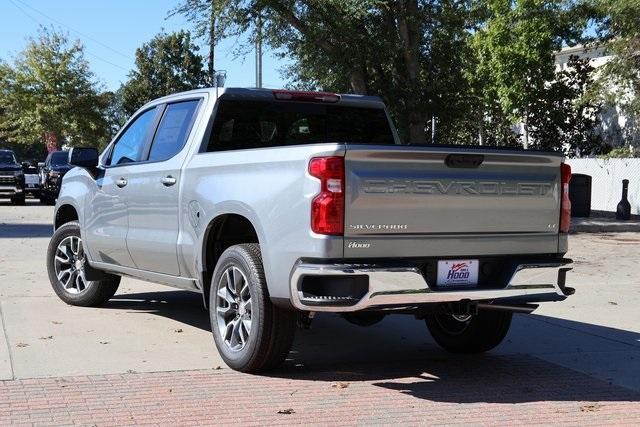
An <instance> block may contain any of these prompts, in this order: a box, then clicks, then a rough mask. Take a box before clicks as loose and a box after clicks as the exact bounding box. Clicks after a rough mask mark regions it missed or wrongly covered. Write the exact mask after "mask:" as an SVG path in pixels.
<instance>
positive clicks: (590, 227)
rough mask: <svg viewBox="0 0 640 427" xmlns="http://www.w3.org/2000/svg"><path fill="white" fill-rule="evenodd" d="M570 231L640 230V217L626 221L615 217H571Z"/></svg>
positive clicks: (625, 231) (608, 231)
mask: <svg viewBox="0 0 640 427" xmlns="http://www.w3.org/2000/svg"><path fill="white" fill-rule="evenodd" d="M571 232H572V233H627V232H635V233H638V232H640V219H630V220H628V221H621V220H617V219H616V218H615V217H598V216H596V217H592V218H577V217H574V218H571Z"/></svg>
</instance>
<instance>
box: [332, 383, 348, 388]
mask: <svg viewBox="0 0 640 427" xmlns="http://www.w3.org/2000/svg"><path fill="white" fill-rule="evenodd" d="M331 387H333V388H347V387H349V383H335V384H333V385H332V386H331Z"/></svg>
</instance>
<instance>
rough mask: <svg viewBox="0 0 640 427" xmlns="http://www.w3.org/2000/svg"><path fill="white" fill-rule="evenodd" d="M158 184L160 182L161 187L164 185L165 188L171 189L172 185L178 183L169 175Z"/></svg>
mask: <svg viewBox="0 0 640 427" xmlns="http://www.w3.org/2000/svg"><path fill="white" fill-rule="evenodd" d="M160 182H162V185H164V186H165V187H171V186H172V185H173V184H175V183H176V182H178V180H177V179H175V178H174V177H172V176H171V175H169V176H165V177H164V178H162V179H161V180H160Z"/></svg>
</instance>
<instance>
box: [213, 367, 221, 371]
mask: <svg viewBox="0 0 640 427" xmlns="http://www.w3.org/2000/svg"><path fill="white" fill-rule="evenodd" d="M214 369H215V370H216V371H218V370H220V369H222V366H216V367H215V368H214Z"/></svg>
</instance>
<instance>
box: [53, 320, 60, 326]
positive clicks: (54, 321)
mask: <svg viewBox="0 0 640 427" xmlns="http://www.w3.org/2000/svg"><path fill="white" fill-rule="evenodd" d="M51 323H53V324H54V325H62V322H58V321H57V320H52V321H51Z"/></svg>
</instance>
